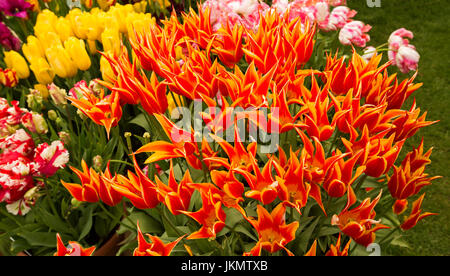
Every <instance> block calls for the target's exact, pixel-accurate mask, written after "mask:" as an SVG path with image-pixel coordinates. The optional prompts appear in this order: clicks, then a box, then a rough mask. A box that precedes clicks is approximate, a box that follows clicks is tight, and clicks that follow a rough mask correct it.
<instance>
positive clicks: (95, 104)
mask: <svg viewBox="0 0 450 276" xmlns="http://www.w3.org/2000/svg"><path fill="white" fill-rule="evenodd" d="M82 93H83V97H82V98H81V99H76V98H74V97H68V99H69V100H70V101H71V102H72V105H74V106H76V107H77V108H78V109H79V110H81V112H83V114H84V115H86V116H88V117H89V118H90V119H91V120H92V121H94V123H96V124H98V125H102V126H104V127H105V129H106V132H107V134H108V137H109V133H110V131H111V128H112V127H115V126H116V125H117V124H118V123H119V121H120V119H121V117H122V106H121V105H120V98H119V94H118V93H116V92H113V93H112V94H111V95H105V94H104V90H101V91H100V94H98V95H97V94H96V93H95V92H94V91H92V90H90V89H89V88H88V87H84V89H83V92H82Z"/></svg>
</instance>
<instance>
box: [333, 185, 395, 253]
mask: <svg viewBox="0 0 450 276" xmlns="http://www.w3.org/2000/svg"><path fill="white" fill-rule="evenodd" d="M380 198H381V192H380V194H379V195H378V196H377V197H376V198H375V199H374V200H373V201H372V202H371V200H370V198H366V199H365V200H364V201H363V202H361V204H360V205H359V206H358V207H355V208H353V209H351V210H349V208H350V207H351V206H352V205H353V204H354V203H355V202H356V196H355V194H354V193H353V192H348V193H347V205H346V206H345V208H344V209H343V210H342V211H341V212H340V214H339V215H333V217H332V218H331V224H332V225H336V226H338V227H339V229H340V230H341V231H342V233H344V234H345V235H347V236H349V237H351V238H352V239H353V240H354V241H355V242H356V243H359V244H361V245H363V246H365V247H367V246H368V245H369V244H371V243H373V242H374V241H375V231H377V230H380V229H386V228H389V227H388V226H386V225H383V224H380V222H379V221H376V220H374V218H375V215H376V213H375V211H374V208H375V205H377V204H378V201H379V200H380ZM373 224H375V227H372V225H373Z"/></svg>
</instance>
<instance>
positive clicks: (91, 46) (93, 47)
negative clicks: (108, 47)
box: [87, 39, 97, 55]
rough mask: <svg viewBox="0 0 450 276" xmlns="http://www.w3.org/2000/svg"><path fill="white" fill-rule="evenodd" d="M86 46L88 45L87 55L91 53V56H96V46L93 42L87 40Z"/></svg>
mask: <svg viewBox="0 0 450 276" xmlns="http://www.w3.org/2000/svg"><path fill="white" fill-rule="evenodd" d="M87 45H88V49H89V53H91V55H95V54H97V44H96V41H95V40H89V39H88V40H87Z"/></svg>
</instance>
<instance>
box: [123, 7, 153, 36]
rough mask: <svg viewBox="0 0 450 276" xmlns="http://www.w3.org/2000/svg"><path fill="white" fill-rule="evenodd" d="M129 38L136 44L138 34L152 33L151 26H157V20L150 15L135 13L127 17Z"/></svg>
mask: <svg viewBox="0 0 450 276" xmlns="http://www.w3.org/2000/svg"><path fill="white" fill-rule="evenodd" d="M126 23H127V30H128V37H129V39H130V40H132V42H136V38H135V32H136V33H138V34H139V33H148V32H150V31H151V26H152V25H154V24H156V19H155V18H154V17H152V16H151V14H149V13H145V14H144V13H135V14H130V15H128V17H127V22H126Z"/></svg>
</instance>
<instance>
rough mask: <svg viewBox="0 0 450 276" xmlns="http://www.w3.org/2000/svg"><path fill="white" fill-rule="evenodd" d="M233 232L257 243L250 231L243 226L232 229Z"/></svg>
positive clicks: (239, 225)
mask: <svg viewBox="0 0 450 276" xmlns="http://www.w3.org/2000/svg"><path fill="white" fill-rule="evenodd" d="M234 231H235V232H239V233H242V234H244V235H246V236H247V237H249V238H251V239H252V240H254V241H258V238H257V237H256V236H255V235H254V234H253V233H252V232H250V230H248V229H247V228H245V226H243V225H242V224H238V225H237V226H236V227H235V228H234Z"/></svg>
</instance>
